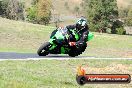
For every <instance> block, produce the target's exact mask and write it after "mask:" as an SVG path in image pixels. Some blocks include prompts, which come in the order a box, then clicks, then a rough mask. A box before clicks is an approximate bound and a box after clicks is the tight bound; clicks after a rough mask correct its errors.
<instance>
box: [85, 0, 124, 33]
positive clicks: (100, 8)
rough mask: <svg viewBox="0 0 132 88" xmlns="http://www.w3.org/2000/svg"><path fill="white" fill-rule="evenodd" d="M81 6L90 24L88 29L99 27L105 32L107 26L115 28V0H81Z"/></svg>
mask: <svg viewBox="0 0 132 88" xmlns="http://www.w3.org/2000/svg"><path fill="white" fill-rule="evenodd" d="M83 6H84V7H83V8H84V12H85V15H86V17H87V19H88V20H89V22H90V25H92V27H91V26H90V30H92V31H94V30H96V31H99V30H100V29H101V30H102V31H103V32H106V29H107V28H111V29H112V28H114V29H112V30H115V29H116V28H115V24H114V21H115V20H117V18H118V8H117V4H116V0H83ZM113 25H114V27H113ZM119 26H122V25H119Z"/></svg>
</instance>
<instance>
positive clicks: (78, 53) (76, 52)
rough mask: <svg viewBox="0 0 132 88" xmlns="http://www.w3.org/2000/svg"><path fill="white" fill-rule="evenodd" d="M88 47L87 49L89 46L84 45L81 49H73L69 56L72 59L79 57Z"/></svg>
mask: <svg viewBox="0 0 132 88" xmlns="http://www.w3.org/2000/svg"><path fill="white" fill-rule="evenodd" d="M86 47H87V44H84V45H83V46H81V47H80V48H79V49H71V50H70V52H69V54H68V55H69V56H71V57H75V56H79V55H80V54H82V53H83V52H84V51H85V49H86Z"/></svg>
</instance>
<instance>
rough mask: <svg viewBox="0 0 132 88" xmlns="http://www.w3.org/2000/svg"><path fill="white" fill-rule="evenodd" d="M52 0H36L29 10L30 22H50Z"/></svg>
mask: <svg viewBox="0 0 132 88" xmlns="http://www.w3.org/2000/svg"><path fill="white" fill-rule="evenodd" d="M51 7H52V3H51V0H34V1H33V5H32V7H30V8H29V9H28V10H27V14H28V15H27V18H28V20H29V21H30V22H33V23H39V24H45V25H46V24H48V23H49V21H50V18H51Z"/></svg>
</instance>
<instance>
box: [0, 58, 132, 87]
mask: <svg viewBox="0 0 132 88" xmlns="http://www.w3.org/2000/svg"><path fill="white" fill-rule="evenodd" d="M128 62H129V63H128ZM120 63H122V64H120ZM81 64H83V67H85V69H86V71H87V73H90V74H92V73H102V74H103V73H108V74H109V73H121V74H123V73H127V74H131V73H132V62H130V61H129V60H118V61H115V60H39V61H32V60H30V61H1V62H0V88H78V87H80V86H79V85H78V84H77V83H76V80H75V76H76V68H77V66H79V65H81ZM113 65H114V67H113ZM98 69H99V70H98ZM131 86H132V84H131V83H130V84H111V85H109V84H108V85H104V84H98V85H97V84H88V85H84V86H83V88H111V87H114V88H115V87H116V88H130V87H131Z"/></svg>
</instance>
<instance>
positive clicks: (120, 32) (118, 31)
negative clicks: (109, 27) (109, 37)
mask: <svg viewBox="0 0 132 88" xmlns="http://www.w3.org/2000/svg"><path fill="white" fill-rule="evenodd" d="M116 30H117V34H120V35H125V34H126V31H125V30H124V28H123V27H120V28H116Z"/></svg>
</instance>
